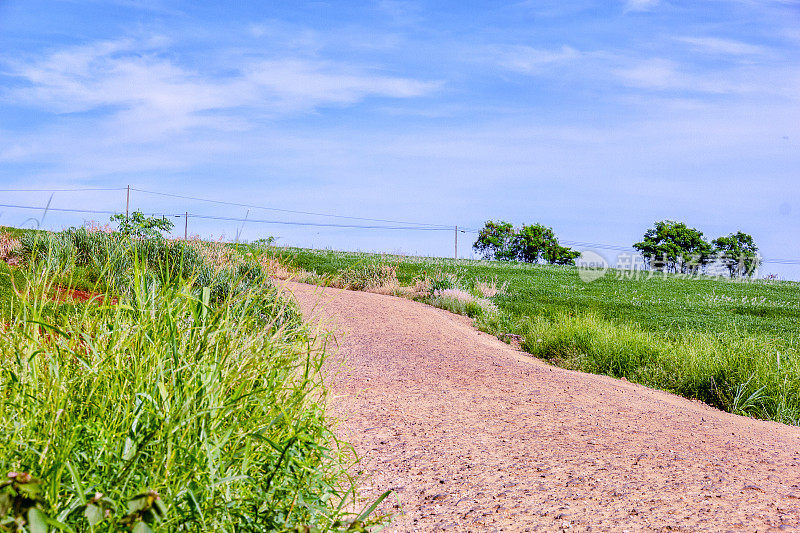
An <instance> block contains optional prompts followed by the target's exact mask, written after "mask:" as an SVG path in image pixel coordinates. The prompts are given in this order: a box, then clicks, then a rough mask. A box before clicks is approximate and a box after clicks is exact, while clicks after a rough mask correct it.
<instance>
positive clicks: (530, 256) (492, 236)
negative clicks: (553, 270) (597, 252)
mask: <svg viewBox="0 0 800 533" xmlns="http://www.w3.org/2000/svg"><path fill="white" fill-rule="evenodd" d="M472 248H473V249H475V250H476V251H477V252H479V253H480V254H481V255H483V257H485V258H487V259H497V260H499V261H513V260H517V261H523V262H526V263H539V262H542V261H544V262H547V263H550V264H557V265H574V264H575V258H576V257H578V256H579V255H580V252H576V251H574V250H572V249H571V248H567V247H566V246H561V245H560V244H559V243H558V238H556V234H555V232H554V231H553V228H548V227H546V226H543V225H542V224H530V225H528V224H523V225H522V227H521V228H519V229H518V230H517V229H515V228H514V226H513V225H512V224H511V223H509V222H505V221H501V222H494V221H492V220H489V221H487V222H486V224H485V225H484V227H483V229H482V230H481V232H480V234H479V235H478V239H477V240H476V241H475V244H473V245H472Z"/></svg>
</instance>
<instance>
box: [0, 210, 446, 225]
mask: <svg viewBox="0 0 800 533" xmlns="http://www.w3.org/2000/svg"><path fill="white" fill-rule="evenodd" d="M0 207H8V208H14V209H29V210H34V211H58V212H67V213H88V214H94V215H115V214H117V212H116V211H104V210H98V209H70V208H59V207H47V208H45V207H41V206H32V205H15V204H0ZM143 214H146V215H151V216H160V217H174V218H181V217H185V216H188V217H189V218H199V219H208V220H225V221H229V222H255V223H260V224H283V225H290V226H315V227H325V228H350V229H389V230H418V231H451V228H428V227H419V226H378V225H364V224H334V223H323V222H296V221H286V220H264V219H258V218H238V217H223V216H213V215H201V214H197V213H143Z"/></svg>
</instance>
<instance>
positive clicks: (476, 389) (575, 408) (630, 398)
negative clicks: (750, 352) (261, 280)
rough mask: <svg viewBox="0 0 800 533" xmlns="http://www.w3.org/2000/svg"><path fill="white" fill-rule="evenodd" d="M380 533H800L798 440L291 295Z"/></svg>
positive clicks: (407, 321) (379, 306) (326, 295)
mask: <svg viewBox="0 0 800 533" xmlns="http://www.w3.org/2000/svg"><path fill="white" fill-rule="evenodd" d="M286 286H287V287H288V288H289V289H290V290H291V291H292V292H293V293H294V295H295V297H296V298H297V301H298V302H299V304H300V306H301V308H302V310H303V313H304V315H305V316H306V318H307V319H309V320H320V319H321V320H322V321H323V323H324V324H325V325H326V327H328V328H330V329H333V330H334V331H336V332H337V338H338V340H339V352H338V357H341V358H344V360H346V362H347V364H346V366H342V367H341V368H340V369H339V371H338V372H337V373H335V374H334V373H331V377H330V379H329V383H328V384H329V387H330V389H331V399H330V401H329V404H330V405H329V411H330V413H331V414H332V415H333V416H335V417H337V418H339V419H341V420H342V422H341V423H340V425H339V427H338V429H337V433H338V434H339V435H340V436H341V437H343V438H344V439H347V440H348V441H349V442H351V443H353V445H354V446H355V448H356V450H357V451H358V452H359V455H360V456H361V457H362V461H363V462H362V467H363V469H364V470H365V472H366V473H367V475H368V476H369V477H368V478H367V479H366V482H365V486H364V492H363V494H364V495H365V496H366V497H368V498H373V499H374V498H375V497H377V496H378V495H379V494H381V493H382V492H383V491H385V490H386V489H389V488H392V489H394V493H393V494H392V496H390V498H389V499H388V500H387V502H388V503H386V504H385V505H384V506H383V508H384V510H391V511H393V512H396V513H398V515H397V516H396V517H395V519H394V520H393V522H392V525H391V526H390V528H389V530H390V531H438V530H442V531H561V530H568V531H630V532H634V531H800V430H798V429H797V428H792V427H788V426H783V425H780V424H776V423H771V422H762V421H757V420H751V419H747V418H743V417H738V416H734V415H730V414H727V413H723V412H720V411H716V410H714V409H711V408H709V407H707V406H705V405H703V404H700V403H697V402H692V401H690V400H686V399H683V398H680V397H677V396H673V395H671V394H667V393H663V392H660V391H655V390H652V389H648V388H646V387H642V386H639V385H635V384H632V383H628V382H625V381H620V380H616V379H612V378H609V377H604V376H595V375H590V374H583V373H579V372H572V371H568V370H563V369H559V368H554V367H551V366H548V365H546V364H544V363H542V362H540V361H537V360H535V359H533V358H531V357H529V356H527V355H525V354H524V353H521V352H518V351H516V350H515V349H513V348H511V347H509V346H507V345H505V344H504V343H502V342H500V341H498V340H497V339H495V338H494V337H491V336H489V335H486V334H483V333H479V332H477V331H476V330H474V329H473V328H471V327H470V326H469V322H468V321H467V320H466V319H464V318H463V317H459V316H456V315H452V314H450V313H447V312H445V311H442V310H439V309H434V308H432V307H429V306H425V305H422V304H419V303H416V302H413V301H410V300H405V299H401V298H394V297H390V296H382V295H377V294H369V293H364V292H352V291H342V290H338V289H329V288H326V289H321V288H318V287H312V286H308V285H300V284H295V283H287V284H286Z"/></svg>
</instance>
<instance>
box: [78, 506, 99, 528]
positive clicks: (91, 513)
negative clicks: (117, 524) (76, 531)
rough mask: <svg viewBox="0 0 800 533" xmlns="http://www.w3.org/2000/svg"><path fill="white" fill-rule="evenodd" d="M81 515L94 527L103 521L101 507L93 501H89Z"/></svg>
mask: <svg viewBox="0 0 800 533" xmlns="http://www.w3.org/2000/svg"><path fill="white" fill-rule="evenodd" d="M83 516H85V517H86V520H88V522H89V525H90V526H92V527H94V526H96V525H97V524H99V523H100V522H102V521H103V518H104V517H103V509H102V508H101V507H98V506H97V505H95V504H93V503H90V504H88V505H87V506H86V509H85V510H84V511H83Z"/></svg>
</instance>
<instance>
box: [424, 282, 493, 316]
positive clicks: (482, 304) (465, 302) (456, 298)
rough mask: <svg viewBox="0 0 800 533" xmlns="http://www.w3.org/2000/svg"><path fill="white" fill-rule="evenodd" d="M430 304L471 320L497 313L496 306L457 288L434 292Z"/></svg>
mask: <svg viewBox="0 0 800 533" xmlns="http://www.w3.org/2000/svg"><path fill="white" fill-rule="evenodd" d="M431 304H433V305H434V306H436V307H440V308H442V309H447V310H448V311H450V312H452V313H456V314H459V315H467V316H468V317H471V318H476V317H479V316H487V315H495V314H497V312H498V309H497V306H495V305H494V304H493V303H492V302H490V301H489V300H487V299H485V298H476V297H475V296H473V295H472V294H470V293H469V292H467V291H465V290H462V289H457V288H454V289H440V290H437V291H434V293H433V299H432V300H431Z"/></svg>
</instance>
